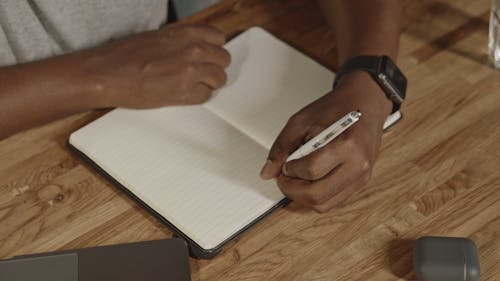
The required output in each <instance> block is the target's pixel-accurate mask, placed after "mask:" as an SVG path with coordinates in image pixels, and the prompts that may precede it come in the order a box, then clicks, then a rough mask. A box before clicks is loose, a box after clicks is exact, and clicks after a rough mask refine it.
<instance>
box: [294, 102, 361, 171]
mask: <svg viewBox="0 0 500 281" xmlns="http://www.w3.org/2000/svg"><path fill="white" fill-rule="evenodd" d="M360 117H361V112H360V111H352V112H350V113H347V114H346V115H345V116H344V117H342V118H340V119H339V120H338V121H337V122H335V123H333V124H332V125H330V127H328V128H326V129H324V130H323V131H322V132H321V133H319V134H318V135H317V136H315V137H314V138H312V139H311V140H309V141H308V142H306V143H305V144H303V145H302V146H301V147H299V149H297V150H295V152H294V153H292V154H290V156H288V158H287V159H286V162H288V161H292V160H295V159H299V158H302V157H304V156H306V155H308V154H310V153H312V152H313V151H315V150H317V149H320V148H322V147H323V146H325V145H327V144H328V143H330V142H331V141H332V140H334V139H335V138H336V137H338V136H339V135H340V134H342V133H343V132H344V131H345V130H347V129H348V128H349V127H351V126H352V125H353V124H354V123H356V122H358V120H359V118H360Z"/></svg>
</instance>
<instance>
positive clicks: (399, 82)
mask: <svg viewBox="0 0 500 281" xmlns="http://www.w3.org/2000/svg"><path fill="white" fill-rule="evenodd" d="M380 70H381V72H382V73H383V74H385V76H386V77H387V82H389V83H390V84H391V86H392V88H394V89H396V91H398V93H397V94H398V95H399V96H400V97H401V98H403V99H404V98H405V95H406V77H405V76H404V75H403V73H402V72H401V71H399V69H398V67H397V66H396V65H395V64H394V63H393V62H392V60H391V59H390V58H389V57H386V56H384V57H383V60H382V65H381V69H380Z"/></svg>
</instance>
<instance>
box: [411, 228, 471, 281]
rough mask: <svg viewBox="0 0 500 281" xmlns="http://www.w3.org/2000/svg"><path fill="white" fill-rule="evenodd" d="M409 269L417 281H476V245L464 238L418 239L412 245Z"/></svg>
mask: <svg viewBox="0 0 500 281" xmlns="http://www.w3.org/2000/svg"><path fill="white" fill-rule="evenodd" d="M413 268H414V271H415V274H416V275H417V278H418V279H419V280H420V281H478V280H479V256H478V253H477V247H476V244H475V243H474V241H472V240H471V239H467V238H451V237H422V238H420V239H418V240H416V241H415V242H414V248H413Z"/></svg>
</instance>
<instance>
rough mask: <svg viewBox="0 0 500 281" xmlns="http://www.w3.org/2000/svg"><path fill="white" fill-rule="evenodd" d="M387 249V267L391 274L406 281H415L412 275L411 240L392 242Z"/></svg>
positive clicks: (415, 278)
mask: <svg viewBox="0 0 500 281" xmlns="http://www.w3.org/2000/svg"><path fill="white" fill-rule="evenodd" d="M387 249H388V251H387V261H388V262H389V264H388V267H389V269H390V271H391V272H392V274H394V275H395V276H397V277H399V278H401V279H404V280H407V281H414V280H417V277H416V276H415V274H414V273H413V251H412V249H413V240H409V239H399V240H392V241H391V242H389V244H388V245H387Z"/></svg>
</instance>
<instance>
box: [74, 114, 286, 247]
mask: <svg viewBox="0 0 500 281" xmlns="http://www.w3.org/2000/svg"><path fill="white" fill-rule="evenodd" d="M70 143H71V144H72V145H73V146H75V147H76V148H77V149H78V150H80V151H81V152H83V153H84V154H85V155H87V157H89V158H90V159H92V160H93V161H94V162H95V163H96V164H97V165H99V166H100V167H101V168H102V169H103V170H104V171H106V172H107V173H108V174H109V175H110V176H111V177H113V178H114V179H116V180H117V181H118V182H120V183H121V184H122V185H123V186H124V187H126V188H127V189H128V190H130V191H131V192H133V193H134V194H135V195H136V196H137V197H139V198H140V199H141V200H142V201H144V202H145V203H146V204H148V205H149V206H150V207H151V208H153V209H154V210H155V211H156V212H158V213H159V214H160V215H162V216H163V217H164V218H165V219H167V220H168V221H169V222H170V223H172V224H173V225H175V226H176V227H177V228H178V229H179V230H181V231H182V232H183V233H184V234H186V235H187V236H188V237H190V238H191V239H192V240H194V241H195V242H196V243H197V244H198V245H200V246H201V247H202V248H204V249H212V248H214V247H216V246H218V245H219V244H221V243H222V242H223V241H224V240H226V239H227V238H229V237H231V236H232V235H233V234H235V233H236V232H238V231H239V230H241V229H242V228H244V227H245V226H247V225H248V224H249V223H251V222H252V221H253V220H255V219H256V218H258V217H259V216H260V215H262V214H264V213H265V212H266V211H268V210H269V209H271V208H272V207H273V206H275V205H276V204H277V203H278V202H279V201H280V200H281V199H283V198H284V196H283V195H282V194H281V193H280V191H279V189H278V188H277V187H276V186H275V185H274V184H273V183H272V182H265V181H262V180H260V178H259V170H260V168H261V165H262V164H263V162H264V161H265V159H266V155H267V150H266V149H265V148H264V147H262V146H261V145H259V144H258V143H257V142H255V141H253V140H252V139H250V138H249V137H247V136H246V135H244V134H243V133H241V132H240V131H239V130H237V129H235V128H234V127H232V126H231V125H229V124H228V123H227V122H225V121H223V120H222V119H220V118H219V117H217V116H215V115H214V114H212V113H210V112H209V111H208V110H206V109H205V108H203V107H200V106H191V107H168V108H164V109H157V110H143V111H135V110H124V109H117V110H114V111H112V112H111V113H109V114H106V115H105V116H103V117H101V118H100V119H98V120H97V121H95V122H93V123H91V124H89V125H87V126H86V127H84V128H82V129H80V130H78V131H76V132H75V133H73V134H72V135H71V138H70Z"/></svg>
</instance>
